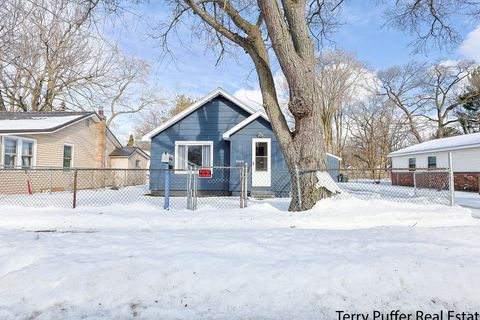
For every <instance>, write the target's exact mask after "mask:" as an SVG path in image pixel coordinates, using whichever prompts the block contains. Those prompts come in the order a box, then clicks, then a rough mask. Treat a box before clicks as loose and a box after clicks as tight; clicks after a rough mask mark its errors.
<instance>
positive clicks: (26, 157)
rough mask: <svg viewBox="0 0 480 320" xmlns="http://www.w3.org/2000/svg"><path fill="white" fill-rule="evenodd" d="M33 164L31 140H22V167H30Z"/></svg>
mask: <svg viewBox="0 0 480 320" xmlns="http://www.w3.org/2000/svg"><path fill="white" fill-rule="evenodd" d="M32 165H33V142H32V141H22V168H31V167H32Z"/></svg>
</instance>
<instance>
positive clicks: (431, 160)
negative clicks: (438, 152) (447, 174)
mask: <svg viewBox="0 0 480 320" xmlns="http://www.w3.org/2000/svg"><path fill="white" fill-rule="evenodd" d="M427 162H428V168H436V167H437V157H436V156H430V157H428V158H427Z"/></svg>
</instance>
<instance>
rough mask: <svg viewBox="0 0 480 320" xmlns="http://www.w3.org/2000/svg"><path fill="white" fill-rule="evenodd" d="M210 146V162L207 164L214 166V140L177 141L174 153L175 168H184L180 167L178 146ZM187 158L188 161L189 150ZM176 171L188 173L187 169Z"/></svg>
mask: <svg viewBox="0 0 480 320" xmlns="http://www.w3.org/2000/svg"><path fill="white" fill-rule="evenodd" d="M195 145H196V146H207V145H208V146H210V163H209V164H208V165H206V167H213V141H184V140H179V141H175V153H174V162H175V166H174V168H175V169H176V170H182V168H180V167H179V163H178V156H177V155H178V146H195ZM186 156H187V158H186V160H187V161H188V151H187V153H186ZM175 173H187V172H186V171H184V172H182V171H177V172H175Z"/></svg>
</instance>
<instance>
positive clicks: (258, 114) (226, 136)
mask: <svg viewBox="0 0 480 320" xmlns="http://www.w3.org/2000/svg"><path fill="white" fill-rule="evenodd" d="M258 117H262V118H263V119H265V120H266V121H268V122H270V119H268V116H267V115H266V114H265V113H263V112H262V111H257V112H255V113H254V114H252V115H251V116H249V117H248V118H246V119H244V120H243V121H240V122H239V123H237V124H236V125H235V126H233V127H232V128H230V129H228V130H227V131H226V132H225V133H223V135H222V138H223V140H230V136H232V135H233V134H235V133H236V132H237V131H239V130H241V129H242V128H243V127H245V126H246V125H248V124H250V123H251V122H253V121H255V120H256V119H257V118H258Z"/></svg>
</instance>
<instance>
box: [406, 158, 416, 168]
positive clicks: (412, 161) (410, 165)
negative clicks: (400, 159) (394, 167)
mask: <svg viewBox="0 0 480 320" xmlns="http://www.w3.org/2000/svg"><path fill="white" fill-rule="evenodd" d="M416 167H417V159H416V158H409V159H408V168H409V169H415V168H416Z"/></svg>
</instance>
